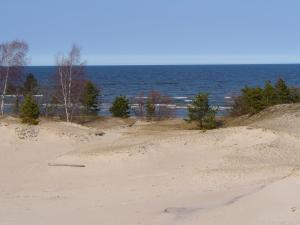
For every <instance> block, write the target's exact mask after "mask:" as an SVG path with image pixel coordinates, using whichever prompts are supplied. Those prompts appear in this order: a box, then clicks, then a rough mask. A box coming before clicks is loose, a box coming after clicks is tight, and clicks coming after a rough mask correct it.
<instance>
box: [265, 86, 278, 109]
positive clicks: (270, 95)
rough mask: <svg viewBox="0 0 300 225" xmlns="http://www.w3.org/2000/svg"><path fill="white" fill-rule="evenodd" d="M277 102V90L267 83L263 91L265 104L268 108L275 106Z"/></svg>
mask: <svg viewBox="0 0 300 225" xmlns="http://www.w3.org/2000/svg"><path fill="white" fill-rule="evenodd" d="M276 102H277V95H276V90H275V88H274V87H273V85H272V83H271V82H270V81H266V83H265V87H264V90H263V104H264V105H265V106H266V107H269V106H272V105H275V104H276Z"/></svg>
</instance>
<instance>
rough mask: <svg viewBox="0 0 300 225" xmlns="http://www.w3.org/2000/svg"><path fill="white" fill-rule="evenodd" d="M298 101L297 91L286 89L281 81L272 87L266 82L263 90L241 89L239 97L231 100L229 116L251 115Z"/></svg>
mask: <svg viewBox="0 0 300 225" xmlns="http://www.w3.org/2000/svg"><path fill="white" fill-rule="evenodd" d="M299 99H300V92H299V90H298V89H295V88H291V87H288V86H287V85H286V83H285V81H284V80H283V79H279V80H278V81H277V82H276V83H275V85H274V86H273V85H272V83H271V82H270V81H266V82H265V86H264V88H260V87H245V88H243V89H242V92H241V95H239V96H236V97H234V98H233V104H232V109H231V115H232V116H240V115H244V114H250V115H253V114H256V113H258V112H260V111H262V110H263V109H265V108H267V107H270V106H273V105H277V104H286V103H295V102H297V101H299Z"/></svg>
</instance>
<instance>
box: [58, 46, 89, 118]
mask: <svg viewBox="0 0 300 225" xmlns="http://www.w3.org/2000/svg"><path fill="white" fill-rule="evenodd" d="M56 60H57V61H56V63H57V71H56V82H57V87H58V96H57V97H58V99H61V102H62V105H63V108H64V115H65V118H66V121H67V122H70V121H71V120H72V116H73V113H74V110H75V109H76V108H77V107H78V105H79V99H80V95H81V93H82V90H83V87H84V84H85V70H84V69H85V64H84V63H83V62H82V61H81V59H80V49H79V47H78V46H76V45H73V46H72V48H71V51H70V52H69V54H68V55H67V56H64V55H59V56H58V57H57V59H56Z"/></svg>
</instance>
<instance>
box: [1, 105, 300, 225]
mask: <svg viewBox="0 0 300 225" xmlns="http://www.w3.org/2000/svg"><path fill="white" fill-rule="evenodd" d="M297 107H298V106H297V105H295V106H289V107H288V110H284V111H283V110H282V109H283V108H281V109H279V108H278V109H276V108H275V110H273V111H268V112H267V113H265V114H264V115H262V116H261V117H259V118H256V119H253V120H251V121H248V122H247V123H245V124H246V125H242V126H237V127H228V128H222V129H218V130H212V131H207V132H201V131H196V130H182V129H172V128H171V127H169V126H162V125H161V124H147V123H144V122H137V123H135V124H134V125H133V126H125V125H122V126H114V127H108V126H103V127H101V126H93V128H91V127H89V128H88V127H83V126H79V125H74V124H66V123H63V122H46V121H43V122H42V123H41V124H40V125H39V126H36V127H27V126H24V125H20V124H19V123H18V122H17V121H15V120H13V119H9V118H8V119H3V120H1V121H0V133H1V136H0V143H1V145H0V155H1V157H0V224H1V225H2V224H3V225H17V224H18V225H19V224H31V225H48V224H49V225H50V224H72V225H77V224H78V225H79V224H89V225H93V224H95V225H96V224H97V225H98V224H105V225H127V224H128V225H138V224H141V225H153V224H163V225H167V224H170V225H171V224H172V225H173V224H197V225H198V224H205V225H209V224H214V225H216V224H218V225H222V224H224V225H225V224H226V225H228V224H231V225H234V224H236V225H241V224H243V225H247V224H249V225H255V224H257V225H264V224H265V225H270V224H272V225H273V224H278V225H279V224H286V225H288V224H300V201H299V198H300V194H299V190H300V177H299V175H300V171H299V168H300V149H299V146H300V139H299V135H300V129H299V127H300V117H298V111H297V110H295V109H296V108H297ZM284 109H286V107H285V108H284ZM278 112H279V113H278ZM280 112H281V113H280ZM163 127H165V129H163ZM282 127H283V129H281V128H282ZM102 132H104V133H105V134H104V135H102ZM48 163H58V164H75V165H85V167H69V166H58V167H56V166H48Z"/></svg>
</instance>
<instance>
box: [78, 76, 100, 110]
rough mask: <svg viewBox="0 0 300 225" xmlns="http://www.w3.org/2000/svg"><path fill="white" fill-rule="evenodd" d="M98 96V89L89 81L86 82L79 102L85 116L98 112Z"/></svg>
mask: <svg viewBox="0 0 300 225" xmlns="http://www.w3.org/2000/svg"><path fill="white" fill-rule="evenodd" d="M99 96H100V91H99V89H98V88H97V87H96V86H95V85H94V84H93V83H92V82H91V81H88V82H86V84H85V86H84V90H83V93H82V96H81V99H80V102H81V104H82V105H83V106H84V108H85V111H86V113H87V114H95V113H97V112H98V111H99V110H100V108H99V104H100V102H99Z"/></svg>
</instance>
